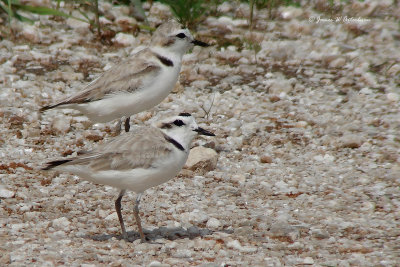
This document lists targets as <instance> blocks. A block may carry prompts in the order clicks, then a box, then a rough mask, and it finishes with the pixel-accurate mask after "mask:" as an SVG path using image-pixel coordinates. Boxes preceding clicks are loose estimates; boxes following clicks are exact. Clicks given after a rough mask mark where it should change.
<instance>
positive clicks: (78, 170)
mask: <svg viewBox="0 0 400 267" xmlns="http://www.w3.org/2000/svg"><path fill="white" fill-rule="evenodd" d="M197 134H202V135H208V136H214V134H213V133H211V132H209V131H207V130H204V129H203V128H200V127H199V126H198V125H197V123H196V121H195V120H194V118H193V117H192V116H191V115H190V114H188V113H181V114H179V115H178V116H175V117H173V118H170V119H168V120H165V121H162V122H160V123H159V124H158V125H157V127H149V126H138V127H135V128H134V129H133V130H132V131H131V132H129V133H127V134H125V135H120V136H117V137H115V138H114V139H113V140H112V141H111V142H109V143H105V144H102V145H100V146H99V147H97V148H96V149H94V150H92V151H89V152H86V153H84V154H82V155H80V156H77V157H75V158H70V159H62V160H56V161H51V162H49V163H47V166H46V167H44V168H43V170H50V169H55V170H59V171H65V172H69V173H72V174H75V175H78V176H79V177H81V178H82V179H84V180H88V181H91V182H94V183H98V184H105V185H109V186H113V187H116V188H119V189H120V190H121V191H120V193H119V196H118V198H117V199H116V201H115V209H116V211H117V215H118V218H119V222H120V225H121V230H122V236H123V238H124V239H125V240H128V235H127V233H126V231H125V225H124V221H123V219H122V215H121V199H122V197H123V195H124V194H125V192H126V190H131V191H134V192H136V193H137V194H138V195H137V198H136V202H135V208H134V216H135V219H136V223H137V226H138V230H139V234H140V238H141V239H142V241H144V240H145V237H144V234H143V230H142V226H141V222H140V217H139V202H140V198H141V196H142V193H143V192H144V191H145V190H146V189H148V188H150V187H153V186H156V185H159V184H162V183H165V182H167V181H168V180H170V179H172V178H173V177H175V176H176V175H177V174H178V173H179V171H180V170H181V169H182V167H183V165H184V164H185V162H186V160H187V158H188V155H189V150H190V144H191V142H192V140H193V138H194V137H195V136H196V135H197Z"/></svg>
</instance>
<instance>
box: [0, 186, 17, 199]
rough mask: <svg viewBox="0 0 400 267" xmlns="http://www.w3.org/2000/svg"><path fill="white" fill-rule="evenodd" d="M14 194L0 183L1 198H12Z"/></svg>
mask: <svg viewBox="0 0 400 267" xmlns="http://www.w3.org/2000/svg"><path fill="white" fill-rule="evenodd" d="M14 196H15V192H13V191H10V190H8V189H6V188H5V187H4V186H3V185H0V197H1V198H12V197H14Z"/></svg>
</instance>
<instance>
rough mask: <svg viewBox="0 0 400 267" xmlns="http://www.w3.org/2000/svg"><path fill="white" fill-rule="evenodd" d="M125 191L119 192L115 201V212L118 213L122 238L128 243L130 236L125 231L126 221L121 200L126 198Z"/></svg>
mask: <svg viewBox="0 0 400 267" xmlns="http://www.w3.org/2000/svg"><path fill="white" fill-rule="evenodd" d="M125 191H126V190H121V192H119V195H118V198H117V199H116V200H115V210H116V211H117V215H118V219H119V224H120V225H121V230H122V237H123V238H124V239H125V240H126V241H128V234H127V233H126V231H125V225H124V219H122V214H121V199H122V197H123V196H124V194H125Z"/></svg>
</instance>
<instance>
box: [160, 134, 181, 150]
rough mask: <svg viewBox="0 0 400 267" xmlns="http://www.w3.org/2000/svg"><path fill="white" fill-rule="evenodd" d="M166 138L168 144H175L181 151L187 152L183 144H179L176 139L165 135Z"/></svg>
mask: <svg viewBox="0 0 400 267" xmlns="http://www.w3.org/2000/svg"><path fill="white" fill-rule="evenodd" d="M164 138H165V140H167V141H168V142H170V143H171V144H173V145H174V146H175V147H176V148H177V149H179V150H180V151H185V148H183V146H182V145H181V144H179V142H177V141H176V140H175V139H174V138H171V137H169V136H168V135H166V134H164Z"/></svg>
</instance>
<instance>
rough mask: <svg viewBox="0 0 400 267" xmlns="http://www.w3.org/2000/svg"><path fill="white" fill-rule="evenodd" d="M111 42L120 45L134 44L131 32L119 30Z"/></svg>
mask: <svg viewBox="0 0 400 267" xmlns="http://www.w3.org/2000/svg"><path fill="white" fill-rule="evenodd" d="M113 42H114V43H115V44H117V45H121V46H131V45H134V44H135V37H133V35H132V34H126V33H122V32H120V33H117V35H116V36H115V37H114V38H113Z"/></svg>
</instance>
